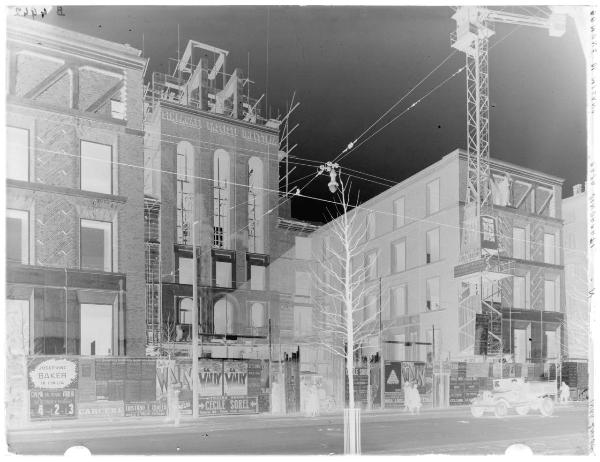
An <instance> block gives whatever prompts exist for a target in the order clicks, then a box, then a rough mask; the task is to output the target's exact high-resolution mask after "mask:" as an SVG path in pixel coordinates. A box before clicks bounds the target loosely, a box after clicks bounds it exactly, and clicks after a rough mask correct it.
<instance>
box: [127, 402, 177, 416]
mask: <svg viewBox="0 0 600 462" xmlns="http://www.w3.org/2000/svg"><path fill="white" fill-rule="evenodd" d="M166 415H167V403H166V401H155V402H139V403H125V417H149V416H166Z"/></svg>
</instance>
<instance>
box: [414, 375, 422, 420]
mask: <svg viewBox="0 0 600 462" xmlns="http://www.w3.org/2000/svg"><path fill="white" fill-rule="evenodd" d="M412 399H413V406H414V410H415V411H416V412H417V414H420V413H421V395H420V394H419V389H418V388H417V383H416V382H413V385H412Z"/></svg>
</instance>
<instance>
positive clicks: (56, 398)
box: [29, 388, 77, 420]
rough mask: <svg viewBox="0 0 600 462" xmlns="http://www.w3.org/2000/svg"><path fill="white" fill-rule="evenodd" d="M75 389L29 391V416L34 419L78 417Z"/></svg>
mask: <svg viewBox="0 0 600 462" xmlns="http://www.w3.org/2000/svg"><path fill="white" fill-rule="evenodd" d="M75 392H76V390H74V389H68V388H63V389H50V390H30V391H29V417H30V418H31V419H32V420H48V419H68V418H75V417H77V404H76V400H75V394H76V393H75Z"/></svg>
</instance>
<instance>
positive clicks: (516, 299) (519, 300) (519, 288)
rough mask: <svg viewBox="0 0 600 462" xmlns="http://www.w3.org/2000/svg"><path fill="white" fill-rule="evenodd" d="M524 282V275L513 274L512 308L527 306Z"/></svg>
mask: <svg viewBox="0 0 600 462" xmlns="http://www.w3.org/2000/svg"><path fill="white" fill-rule="evenodd" d="M526 282H527V279H526V278H525V277H524V276H513V308H527V296H526V292H527V287H526Z"/></svg>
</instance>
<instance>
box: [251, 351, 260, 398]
mask: <svg viewBox="0 0 600 462" xmlns="http://www.w3.org/2000/svg"><path fill="white" fill-rule="evenodd" d="M261 374H262V361H261V360H260V359H251V360H249V361H248V396H258V395H260V390H261V388H262V387H261Z"/></svg>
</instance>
